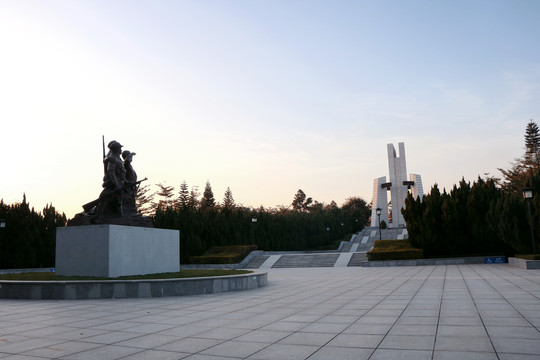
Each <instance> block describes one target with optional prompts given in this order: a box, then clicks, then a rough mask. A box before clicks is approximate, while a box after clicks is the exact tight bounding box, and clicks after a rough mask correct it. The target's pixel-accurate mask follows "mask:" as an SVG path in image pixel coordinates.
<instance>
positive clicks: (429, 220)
mask: <svg viewBox="0 0 540 360" xmlns="http://www.w3.org/2000/svg"><path fill="white" fill-rule="evenodd" d="M499 170H500V171H501V173H502V175H503V177H502V178H495V177H489V176H487V177H486V178H485V179H482V178H480V177H478V179H477V180H476V181H475V182H473V184H472V185H471V183H470V182H467V181H465V179H462V180H461V181H460V182H459V184H458V185H454V186H453V188H452V189H451V190H450V192H446V190H445V189H443V191H442V193H441V191H440V189H439V187H438V186H437V185H434V186H433V187H432V188H431V191H430V192H429V193H428V194H427V195H424V197H423V198H422V199H420V198H416V199H413V198H412V196H411V195H409V197H408V198H407V200H406V202H405V209H404V210H402V213H403V216H404V218H405V221H406V223H407V231H408V233H409V238H410V240H411V243H412V245H413V246H415V247H419V248H421V249H423V250H424V254H425V256H427V257H440V256H456V255H466V254H468V255H472V254H483V255H485V254H487V253H492V254H506V255H514V254H516V253H520V254H530V253H533V245H532V243H533V241H532V239H531V229H530V224H531V223H530V222H529V216H528V208H527V204H526V201H527V200H525V199H524V198H523V195H522V190H523V189H524V188H532V189H533V190H534V192H533V194H534V196H533V198H532V199H531V200H530V206H531V213H532V225H533V233H534V236H535V244H536V249H535V250H536V252H537V253H538V244H539V242H540V241H539V240H540V239H539V235H540V194H539V192H540V131H539V128H538V125H537V124H536V123H535V122H534V121H532V120H531V121H530V122H529V123H528V124H527V127H526V131H525V153H524V155H523V156H522V157H521V158H517V159H514V161H513V162H512V163H511V166H510V168H509V169H499Z"/></svg>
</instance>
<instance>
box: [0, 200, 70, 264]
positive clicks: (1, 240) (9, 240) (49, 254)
mask: <svg viewBox="0 0 540 360" xmlns="http://www.w3.org/2000/svg"><path fill="white" fill-rule="evenodd" d="M0 219H4V220H5V222H6V227H5V228H2V229H0V268H4V269H11V268H37V267H54V262H55V248H56V228H57V227H62V226H65V225H66V222H67V219H66V215H65V214H63V213H62V214H59V213H58V212H57V211H56V209H55V208H54V206H52V205H47V206H45V208H44V209H43V211H41V212H37V211H35V210H34V208H30V205H29V204H28V202H27V201H26V196H25V195H23V199H22V202H20V203H16V204H11V205H8V204H5V203H4V201H3V200H0Z"/></svg>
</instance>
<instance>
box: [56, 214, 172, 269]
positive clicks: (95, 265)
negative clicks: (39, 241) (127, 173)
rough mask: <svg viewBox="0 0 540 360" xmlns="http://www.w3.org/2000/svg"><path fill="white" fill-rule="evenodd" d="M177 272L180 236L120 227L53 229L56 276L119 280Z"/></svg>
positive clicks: (97, 226) (92, 226) (101, 226)
mask: <svg viewBox="0 0 540 360" xmlns="http://www.w3.org/2000/svg"><path fill="white" fill-rule="evenodd" d="M177 271H180V232H179V231H178V230H166V229H154V228H145V227H134V226H120V225H108V224H107V225H89V226H70V227H62V228H57V229H56V274H57V275H62V276H95V277H118V276H126V275H144V274H155V273H164V272H177Z"/></svg>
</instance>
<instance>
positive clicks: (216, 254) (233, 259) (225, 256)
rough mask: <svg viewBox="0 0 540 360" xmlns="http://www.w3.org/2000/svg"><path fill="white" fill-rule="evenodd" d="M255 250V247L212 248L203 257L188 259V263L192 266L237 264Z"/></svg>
mask: <svg viewBox="0 0 540 360" xmlns="http://www.w3.org/2000/svg"><path fill="white" fill-rule="evenodd" d="M255 250H257V245H233V246H212V247H211V248H210V249H208V251H207V252H205V253H204V254H203V255H201V256H192V257H190V262H191V263H192V264H238V263H239V262H242V260H243V259H244V258H245V257H246V256H247V255H248V254H249V253H250V252H252V251H255Z"/></svg>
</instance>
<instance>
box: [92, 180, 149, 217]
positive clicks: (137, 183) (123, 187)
mask: <svg viewBox="0 0 540 360" xmlns="http://www.w3.org/2000/svg"><path fill="white" fill-rule="evenodd" d="M146 180H148V178H144V179H142V180H139V181H136V182H134V183H127V184H124V185H123V186H122V187H120V188H119V189H118V190H119V191H124V190H125V189H128V188H129V187H130V186H137V185H139V184H140V183H142V182H143V181H146ZM99 201H100V199H99V198H98V199H96V200H94V201H90V202H89V203H88V204H84V205H83V206H82V208H83V210H84V211H86V212H89V211H90V210H92V208H93V207H94V206H96V205H97V204H99Z"/></svg>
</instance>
